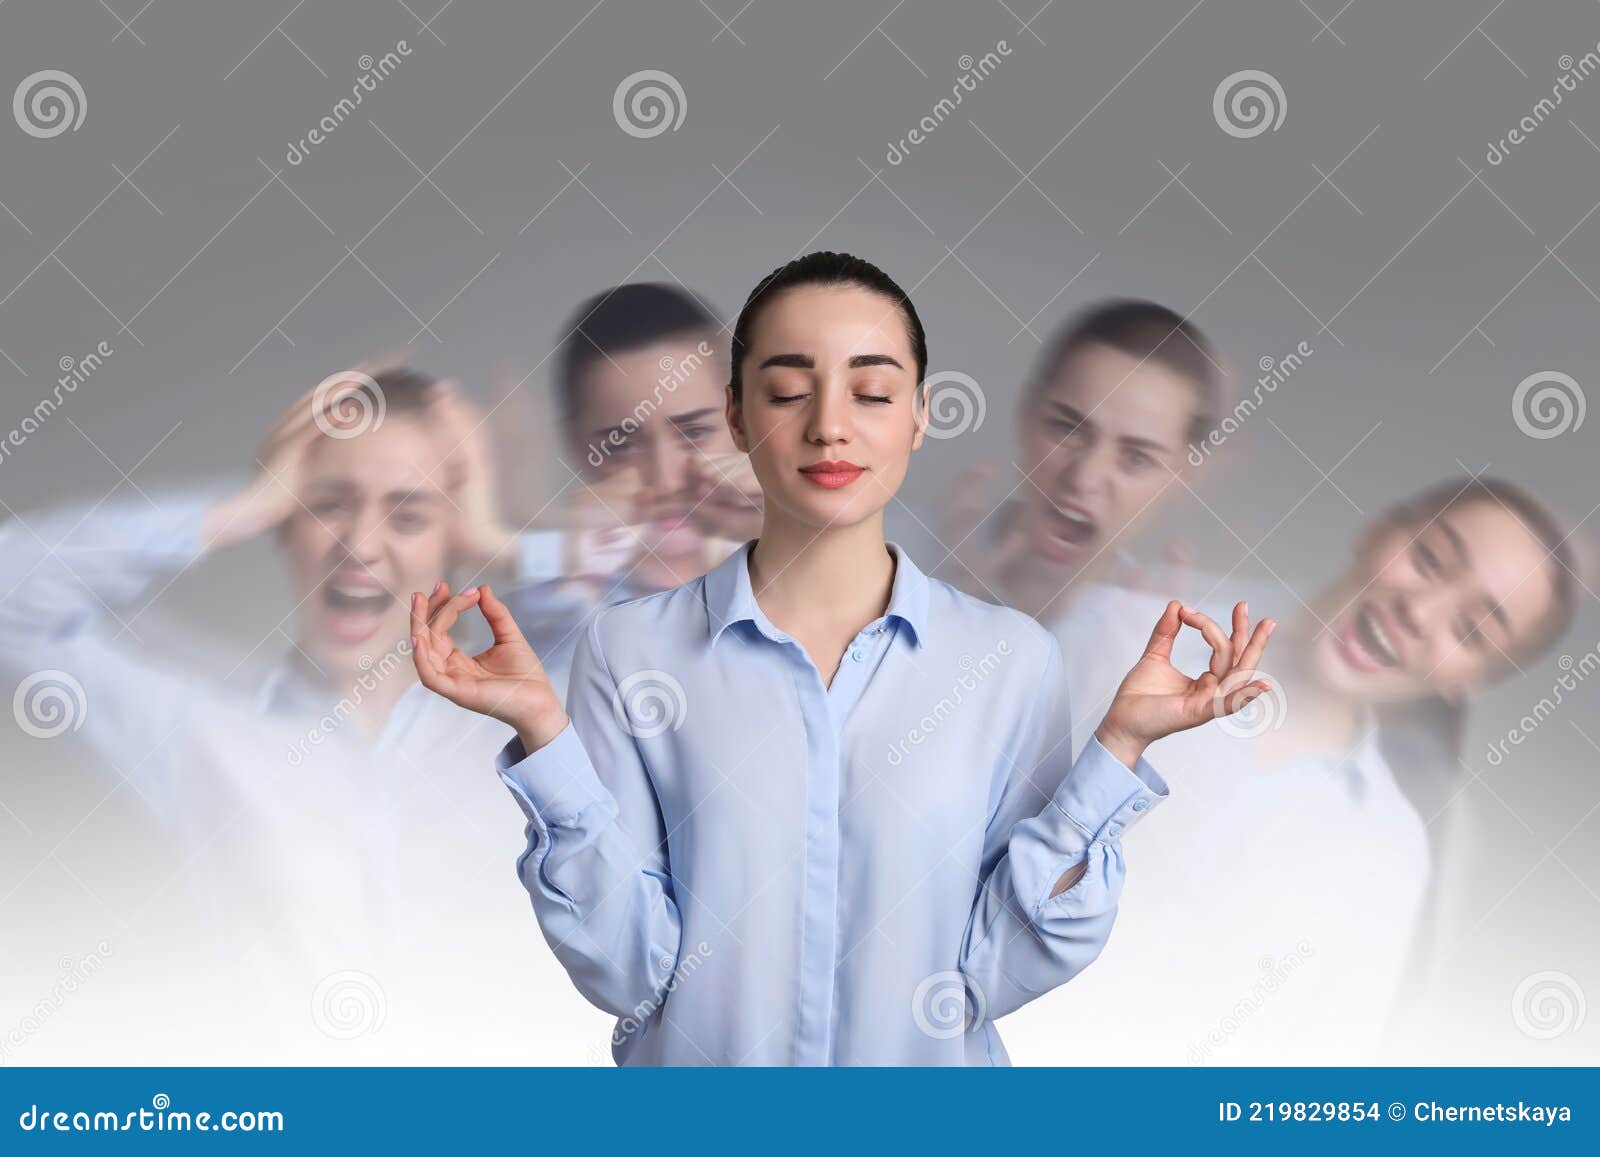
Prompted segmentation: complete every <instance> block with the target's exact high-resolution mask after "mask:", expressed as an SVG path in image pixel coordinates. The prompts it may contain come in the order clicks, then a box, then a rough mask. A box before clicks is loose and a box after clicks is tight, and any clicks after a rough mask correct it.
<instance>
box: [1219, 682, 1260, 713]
mask: <svg viewBox="0 0 1600 1157" xmlns="http://www.w3.org/2000/svg"><path fill="white" fill-rule="evenodd" d="M1271 690H1272V684H1270V683H1268V682H1267V681H1266V680H1265V679H1257V680H1255V681H1254V682H1252V683H1248V684H1246V685H1245V686H1243V687H1241V688H1239V689H1238V690H1237V691H1235V692H1234V693H1233V694H1231V695H1228V696H1225V697H1224V698H1223V699H1222V701H1221V703H1222V706H1221V710H1220V712H1219V714H1220V715H1234V714H1237V713H1238V712H1240V711H1243V710H1244V709H1245V708H1246V707H1248V706H1249V705H1250V704H1251V703H1253V702H1255V701H1256V700H1257V699H1259V698H1261V696H1263V695H1265V694H1266V693H1267V692H1268V691H1271Z"/></svg>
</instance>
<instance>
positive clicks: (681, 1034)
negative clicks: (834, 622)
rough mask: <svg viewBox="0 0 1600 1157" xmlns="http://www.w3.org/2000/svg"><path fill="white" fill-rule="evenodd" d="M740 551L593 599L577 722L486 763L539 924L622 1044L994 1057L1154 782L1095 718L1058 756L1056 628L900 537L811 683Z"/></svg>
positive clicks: (1089, 914) (1066, 1044)
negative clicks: (989, 595)
mask: <svg viewBox="0 0 1600 1157" xmlns="http://www.w3.org/2000/svg"><path fill="white" fill-rule="evenodd" d="M752 545H753V544H751V543H746V544H745V545H744V546H743V547H742V548H741V549H739V550H738V551H736V552H735V553H734V554H733V555H731V556H730V557H729V558H728V559H727V561H725V562H723V563H722V564H720V565H719V566H717V567H716V568H714V569H713V570H711V571H710V572H709V573H707V574H706V575H704V576H703V577H701V578H698V579H695V580H694V581H692V582H689V583H686V584H684V585H683V586H680V587H677V588H675V589H673V590H669V591H663V592H660V593H658V594H652V595H647V596H645V597H643V598H638V599H634V600H631V601H628V602H624V603H620V604H618V605H615V606H612V607H609V608H606V609H605V610H602V611H601V612H600V613H599V614H597V615H596V616H595V617H594V618H593V620H592V621H591V622H590V624H589V627H588V630H587V631H586V632H585V634H584V636H583V638H582V640H581V642H580V643H579V646H578V649H577V653H576V655H575V657H574V662H573V669H572V680H571V687H570V691H569V694H568V702H567V710H568V714H569V715H570V716H571V720H572V722H571V723H570V724H569V725H568V726H567V727H566V728H565V729H564V730H563V731H562V732H561V733H560V734H559V735H558V736H557V737H556V738H555V739H554V740H553V741H551V742H550V743H549V744H547V745H546V746H544V747H543V748H541V749H539V750H538V751H536V752H534V753H533V754H532V755H527V754H526V753H525V752H524V750H523V748H522V744H521V742H520V740H513V741H512V742H511V743H509V744H508V745H507V746H506V748H505V750H504V751H502V752H501V754H500V756H499V757H498V760H497V764H498V767H499V771H500V776H501V779H502V780H503V781H504V782H505V784H506V785H507V786H508V787H509V788H510V789H511V792H512V794H513V796H514V797H515V798H516V800H517V802H518V803H519V805H520V806H521V808H522V810H523V812H524V814H525V815H526V817H527V821H528V822H527V828H526V831H527V849H526V851H525V852H524V853H523V855H522V857H521V859H520V860H519V861H518V869H519V873H520V876H521V879H522V882H523V885H524V886H525V887H526V888H527V890H528V893H529V895H530V896H531V897H532V900H533V908H534V911H535V913H536V915H537V917H538V920H539V923H540V926H541V927H542V929H543V931H544V935H545V938H546V939H547V940H548V941H549V942H550V944H551V946H552V947H553V948H554V950H555V953H556V955H557V957H558V958H559V959H560V960H561V962H562V964H563V965H564V966H565V967H566V969H567V971H568V973H569V974H570V975H571V976H572V978H573V980H574V982H575V983H576V984H577V986H578V988H579V989H580V990H581V991H582V992H583V994H584V995H585V996H586V997H587V998H588V999H589V1000H591V1001H592V1002H593V1003H595V1004H596V1005H598V1006H599V1007H601V1008H602V1009H605V1010H607V1011H609V1012H611V1013H614V1014H615V1015H616V1016H617V1017H618V1018H619V1019H618V1022H617V1028H616V1032H615V1033H614V1035H613V1038H612V1041H613V1054H614V1055H615V1057H616V1059H617V1061H618V1062H619V1063H621V1064H634V1065H638V1064H691V1065H692V1064H722V1065H733V1064H759V1065H789V1064H804V1065H829V1064H926V1065H962V1064H974V1065H996V1064H1006V1063H1008V1058H1007V1056H1006V1052H1005V1049H1004V1047H1003V1046H1002V1045H1001V1043H1000V1038H999V1036H998V1034H997V1033H996V1032H995V1029H994V1025H993V1021H994V1020H995V1019H997V1018H998V1017H1001V1016H1004V1015H1005V1014H1006V1013H1008V1012H1011V1011H1012V1010H1014V1009H1016V1008H1018V1007H1019V1006H1021V1005H1023V1004H1025V1003H1026V1002H1028V1001H1030V1000H1032V999H1033V998H1034V997H1036V996H1039V995H1041V994H1043V993H1045V992H1048V991H1049V990H1050V989H1052V988H1054V987H1055V986H1056V985H1059V984H1062V983H1064V982H1065V981H1067V980H1070V979H1071V978H1072V977H1073V976H1074V975H1076V974H1077V973H1078V972H1079V971H1081V970H1082V969H1083V968H1084V967H1085V966H1087V965H1088V964H1089V963H1090V962H1091V961H1093V960H1094V958H1095V957H1096V956H1097V955H1098V954H1099V952H1100V950H1101V948H1102V946H1103V945H1104V944H1105V941H1106V937H1107V935H1108V934H1109V933H1110V931H1111V925H1112V921H1113V920H1114V919H1115V916H1116V907H1117V897H1118V894H1119V893H1120V891H1121V888H1122V882H1123V876H1124V871H1125V864H1124V859H1123V850H1122V837H1123V836H1124V835H1125V834H1126V832H1127V830H1128V829H1129V828H1130V827H1132V826H1133V824H1134V823H1135V822H1136V821H1138V820H1139V819H1140V818H1142V817H1143V816H1145V815H1148V814H1149V812H1150V810H1151V809H1152V808H1153V807H1155V806H1156V805H1157V804H1158V803H1160V802H1161V801H1162V800H1164V799H1165V798H1166V797H1167V785H1166V783H1165V782H1164V781H1163V780H1162V778H1161V776H1160V775H1159V774H1158V773H1157V772H1156V771H1155V769H1154V768H1152V767H1150V765H1149V764H1148V763H1146V762H1144V761H1143V760H1141V761H1140V762H1139V764H1138V766H1137V768H1136V769H1134V770H1132V771H1130V770H1129V769H1128V768H1127V767H1126V766H1124V765H1123V764H1122V763H1120V762H1118V760H1117V759H1116V758H1115V757H1113V756H1112V755H1111V754H1110V752H1108V751H1107V750H1106V749H1105V748H1104V747H1102V746H1101V745H1100V744H1099V743H1098V742H1095V741H1091V742H1090V743H1089V744H1088V746H1087V747H1086V748H1085V749H1084V752H1083V754H1082V756H1081V757H1080V758H1079V759H1078V760H1077V762H1076V763H1075V764H1074V763H1073V761H1072V758H1071V751H1072V742H1071V736H1070V729H1071V723H1070V718H1071V715H1070V712H1069V710H1068V704H1067V700H1066V685H1067V684H1066V679H1065V672H1064V670H1063V665H1062V658H1061V651H1060V647H1059V645H1058V644H1057V642H1056V641H1055V639H1054V637H1053V636H1051V634H1050V633H1049V632H1048V631H1046V630H1045V629H1043V628H1042V627H1040V626H1039V625H1038V624H1037V623H1035V622H1034V621H1033V620H1032V619H1030V618H1028V617H1027V616H1025V615H1023V614H1021V613H1020V612H1017V611H1014V610H1011V609H1009V608H1006V607H998V606H994V605H991V604H988V603H984V602H981V601H979V600H977V599H974V598H972V597H970V596H968V595H965V594H963V593H961V592H960V591H958V590H956V589H955V588H954V587H952V586H950V585H949V584H947V583H944V582H940V581H937V580H932V579H929V578H928V577H927V576H925V575H924V574H923V573H922V572H921V571H920V570H918V569H917V567H916V565H915V564H914V563H913V562H912V561H911V559H910V558H909V557H907V555H906V553H905V552H904V551H903V550H902V549H900V548H899V547H898V546H896V545H894V544H890V545H889V550H890V552H891V554H892V555H893V557H894V561H895V575H894V585H893V589H892V593H891V596H890V600H889V607H888V610H887V612H886V613H885V614H884V615H883V616H882V617H880V618H878V619H875V620H873V621H872V622H870V623H868V624H867V625H866V626H865V627H863V628H862V629H861V631H860V633H859V634H857V635H856V637H855V639H854V640H853V641H852V642H851V644H850V646H849V647H848V649H847V650H846V651H845V653H844V657H843V659H842V660H841V662H840V665H839V669H838V671H837V673H836V674H835V676H834V678H833V681H832V683H831V684H830V685H825V684H824V682H823V679H822V676H821V675H820V674H819V672H818V670H817V667H816V665H815V664H814V663H813V662H812V660H811V658H810V656H809V655H808V654H807V653H806V651H805V649H804V647H802V646H801V645H800V643H799V642H798V641H796V640H795V639H793V638H791V637H790V636H788V635H786V634H785V633H784V632H782V631H780V630H779V629H778V628H777V627H775V626H774V625H773V624H772V622H771V621H770V620H769V619H768V618H767V617H766V615H765V614H763V613H762V611H761V608H760V606H759V605H758V604H757V602H756V599H755V595H754V593H753V591H752V589H751V583H750V571H749V554H750V549H751V546H752ZM1084 861H1087V863H1086V869H1085V871H1084V874H1083V876H1082V878H1081V879H1080V880H1079V881H1078V882H1077V883H1076V884H1074V885H1073V886H1072V887H1071V888H1069V889H1068V890H1067V891H1065V892H1063V893H1062V894H1061V895H1059V896H1057V897H1055V898H1053V899H1052V898H1051V896H1050V892H1051V890H1052V888H1053V887H1054V885H1055V883H1056V881H1057V880H1059V879H1060V877H1061V876H1062V874H1063V873H1064V872H1066V871H1067V870H1068V869H1069V868H1071V867H1072V866H1073V865H1075V864H1078V863H1080V862H1084ZM1070 1033H1071V1026H1070V1025H1066V1026H1063V1040H1062V1056H1063V1058H1065V1057H1066V1056H1068V1055H1069V1051H1070V1050H1071V1049H1072V1048H1073V1047H1074V1044H1073V1042H1071V1041H1070V1040H1069V1034H1070Z"/></svg>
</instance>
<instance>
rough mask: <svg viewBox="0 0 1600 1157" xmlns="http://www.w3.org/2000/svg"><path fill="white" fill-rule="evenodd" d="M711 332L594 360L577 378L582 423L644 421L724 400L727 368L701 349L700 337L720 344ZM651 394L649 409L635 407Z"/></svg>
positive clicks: (602, 424)
mask: <svg viewBox="0 0 1600 1157" xmlns="http://www.w3.org/2000/svg"><path fill="white" fill-rule="evenodd" d="M714 336H715V335H713V334H708V333H695V334H686V335H683V336H679V337H670V338H666V339H664V340H662V341H659V342H655V343H652V344H651V345H648V346H644V347H642V348H640V349H636V350H629V351H628V352H627V353H614V354H612V355H610V356H609V357H602V358H599V359H597V360H596V361H594V362H591V363H590V364H589V366H588V367H587V368H585V370H584V371H583V377H582V380H581V381H580V382H579V383H578V398H577V413H578V421H577V425H578V426H579V427H581V428H582V429H584V430H593V429H598V428H601V427H608V426H614V425H616V424H617V423H619V422H621V421H622V420H623V418H626V417H629V416H630V415H631V416H632V417H634V418H635V420H637V421H639V422H640V423H641V424H648V423H649V422H650V421H651V420H652V418H656V417H659V418H670V417H672V416H673V415H674V414H686V413H691V412H693V411H695V410H703V409H705V408H706V407H708V406H712V407H717V408H720V407H721V406H722V390H723V387H724V386H726V385H727V371H726V370H725V369H724V367H723V360H722V358H721V357H720V356H719V355H717V354H715V353H713V354H712V355H711V356H710V357H706V356H704V355H702V354H701V353H700V343H701V342H704V343H705V344H706V346H707V347H708V348H711V349H713V350H714V349H715V348H716V342H715V341H713V340H712V338H713V337H714ZM646 399H650V401H651V405H650V407H649V408H648V412H636V409H637V407H638V405H639V403H640V402H642V401H644V400H646Z"/></svg>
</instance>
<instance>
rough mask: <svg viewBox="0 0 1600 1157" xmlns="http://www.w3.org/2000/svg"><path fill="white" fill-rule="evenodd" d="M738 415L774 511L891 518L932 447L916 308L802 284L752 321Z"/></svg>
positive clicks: (801, 519)
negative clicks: (910, 314) (911, 470)
mask: <svg viewBox="0 0 1600 1157" xmlns="http://www.w3.org/2000/svg"><path fill="white" fill-rule="evenodd" d="M742 369H743V373H742V380H743V387H742V398H741V400H740V402H738V403H734V402H733V401H732V395H731V391H730V393H729V409H728V422H729V424H730V425H731V426H733V427H734V428H735V429H736V430H737V431H738V434H737V435H736V438H737V441H738V443H739V448H740V449H741V450H746V451H748V452H749V454H750V462H751V465H752V466H753V467H754V469H755V473H756V477H757V478H758V479H759V480H760V483H761V492H762V495H763V498H764V501H765V503H766V511H767V516H768V525H769V526H770V525H771V524H772V520H773V519H783V520H785V521H787V522H790V523H796V524H799V525H802V526H807V527H812V528H815V529H817V530H822V529H825V528H828V527H835V526H850V525H854V524H856V523H859V522H861V521H862V520H864V519H867V518H871V517H873V516H876V515H878V514H880V512H881V511H882V510H883V508H884V506H885V505H887V504H888V501H889V499H890V498H891V497H892V496H893V495H894V493H895V491H896V490H898V489H899V488H900V483H901V482H902V481H904V480H905V476H906V468H907V466H909V465H910V460H911V453H912V451H913V450H916V449H917V448H918V447H920V446H921V445H922V426H921V425H920V424H919V420H918V419H919V415H918V411H917V408H916V407H917V397H916V395H917V393H918V391H917V363H916V358H915V356H914V355H913V353H912V349H911V335H910V333H909V331H908V329H907V321H906V315H905V313H904V311H902V310H901V308H900V307H899V305H898V304H897V303H896V302H894V301H893V300H891V299H890V298H887V297H884V296H883V295H882V294H879V293H875V292H873V291H872V290H869V289H864V288H861V287H859V286H854V285H844V286H841V285H801V286H796V287H795V288H793V289H788V290H785V291H783V292H782V293H779V294H778V295H777V296H776V297H774V298H773V299H772V300H771V301H769V302H768V303H767V304H766V305H765V306H764V307H763V309H762V310H761V312H760V314H759V315H758V316H757V318H756V321H755V324H754V325H753V326H752V327H751V333H750V339H749V343H748V345H747V347H746V349H745V354H744V365H743V367H742Z"/></svg>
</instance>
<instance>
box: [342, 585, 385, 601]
mask: <svg viewBox="0 0 1600 1157" xmlns="http://www.w3.org/2000/svg"><path fill="white" fill-rule="evenodd" d="M333 589H334V590H335V591H337V592H338V593H339V594H341V595H344V596H346V597H347V598H352V599H375V598H379V597H380V596H382V594H383V592H382V591H377V590H373V589H372V588H371V587H354V586H347V585H345V584H344V583H334V584H333Z"/></svg>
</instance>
